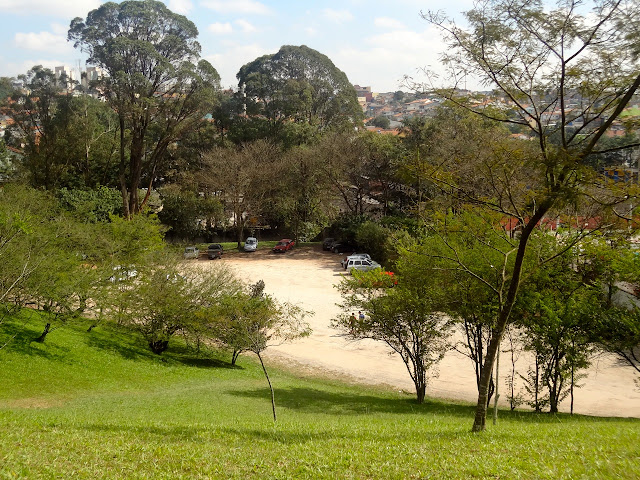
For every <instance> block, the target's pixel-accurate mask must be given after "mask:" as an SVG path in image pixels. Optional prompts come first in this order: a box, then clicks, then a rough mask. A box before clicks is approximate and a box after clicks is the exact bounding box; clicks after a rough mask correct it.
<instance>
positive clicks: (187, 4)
mask: <svg viewBox="0 0 640 480" xmlns="http://www.w3.org/2000/svg"><path fill="white" fill-rule="evenodd" d="M0 1H1V0H0ZM167 6H168V7H169V10H171V11H172V12H175V13H179V14H180V15H186V14H187V13H189V12H190V11H191V10H192V9H193V3H192V2H191V0H169V4H168V5H167Z"/></svg>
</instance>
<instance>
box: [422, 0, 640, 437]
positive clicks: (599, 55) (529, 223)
mask: <svg viewBox="0 0 640 480" xmlns="http://www.w3.org/2000/svg"><path fill="white" fill-rule="evenodd" d="M546 5H547V3H545V2H542V1H540V0H535V1H533V2H531V1H524V0H516V1H512V0H483V1H481V2H478V3H476V5H475V7H474V9H473V10H471V11H469V12H467V13H466V20H467V22H468V26H467V27H461V26H459V25H457V24H456V23H455V22H454V21H452V20H449V19H447V18H445V17H443V16H442V15H440V14H439V13H429V12H428V13H424V14H423V17H424V18H425V19H426V20H427V21H429V22H430V23H432V24H433V25H435V26H436V27H439V28H440V29H441V30H442V31H443V33H444V35H445V37H446V40H447V41H448V43H449V48H448V50H447V52H446V53H445V54H444V55H443V61H444V64H445V65H447V66H449V67H451V70H450V73H451V77H450V78H452V79H453V80H454V82H455V81H457V82H458V83H456V84H455V85H454V88H450V89H441V90H439V92H440V94H441V95H443V96H445V97H446V98H448V99H450V100H451V101H453V102H455V103H457V104H458V105H460V106H462V107H464V108H467V109H469V110H470V111H472V112H474V113H476V114H478V115H481V116H484V117H485V118H489V119H493V120H496V121H500V122H505V123H507V124H511V125H516V126H520V127H523V128H524V129H527V130H528V131H529V132H530V135H531V137H532V138H533V139H534V142H533V144H534V145H535V147H536V150H537V151H536V154H535V156H532V157H531V164H530V168H531V170H530V171H531V173H532V177H531V181H530V182H529V183H530V185H525V188H526V189H527V190H526V193H524V194H522V193H523V192H516V191H515V189H512V188H504V186H505V185H507V184H508V182H506V181H503V180H502V179H500V178H498V177H496V176H495V175H490V176H487V177H485V178H482V177H480V178H479V177H478V176H477V175H474V176H473V177H472V178H473V179H474V180H476V181H475V185H472V183H473V182H465V181H464V180H465V179H463V178H460V177H457V178H453V177H452V176H451V175H450V169H449V171H448V172H447V173H445V170H447V169H445V168H439V172H440V173H438V174H436V175H434V177H436V183H437V184H438V185H440V186H443V187H445V188H446V189H447V191H448V192H449V193H450V194H452V195H453V196H455V197H456V198H457V199H459V200H464V201H466V202H472V203H479V204H482V205H484V206H485V207H486V208H489V209H494V210H496V211H498V212H501V213H504V214H505V215H507V216H510V217H511V218H513V219H515V222H516V223H517V224H518V230H519V237H518V243H517V245H516V246H515V248H514V251H513V256H514V261H513V263H512V265H511V266H510V268H509V269H508V271H505V276H506V277H507V278H508V280H509V288H508V290H507V292H506V294H505V296H504V298H503V299H502V301H501V303H500V308H499V310H498V311H497V313H496V321H495V326H494V335H493V336H492V339H491V343H490V344H489V348H488V351H487V358H486V368H485V369H484V371H483V374H482V378H481V381H480V391H479V394H478V402H477V407H476V415H475V419H474V423H473V428H472V429H473V431H480V430H484V428H485V420H486V410H487V395H488V390H489V382H490V378H491V371H492V370H493V365H494V363H495V359H496V355H497V352H498V348H499V345H500V341H501V339H502V336H503V334H504V332H505V329H506V327H507V324H508V323H509V321H510V317H511V311H512V309H513V306H514V304H515V302H516V299H517V295H518V287H519V284H520V279H521V276H522V274H523V272H524V270H523V266H524V261H525V254H526V250H527V246H528V243H529V240H530V238H531V235H532V233H533V231H534V229H535V228H536V226H537V225H538V224H539V223H540V222H541V221H542V220H543V219H544V218H545V217H546V216H547V215H549V214H550V213H551V212H553V210H554V209H556V208H558V207H561V206H563V205H566V204H568V203H570V202H575V201H576V200H577V199H579V198H580V197H581V196H582V195H588V197H589V198H590V199H594V198H595V199H598V200H600V201H602V202H603V203H605V200H606V203H607V204H609V205H612V204H615V203H616V201H620V199H619V198H618V199H616V198H615V196H613V195H610V194H608V193H606V194H603V195H601V193H602V192H601V191H599V190H598V188H597V187H599V186H602V184H603V183H604V181H603V179H602V178H599V177H598V176H597V175H595V174H593V172H591V171H589V169H588V168H587V167H586V163H587V162H586V159H587V157H588V155H590V154H593V153H596V152H599V151H601V149H600V148H599V147H600V144H601V140H602V138H603V137H604V135H605V133H606V131H607V130H608V129H609V128H610V127H611V125H612V123H613V122H614V121H615V120H616V119H617V118H619V117H620V114H621V113H622V111H623V110H624V109H625V108H626V107H627V106H628V105H629V102H630V101H631V99H632V98H633V96H634V95H635V94H636V92H637V90H638V87H640V74H639V73H638V72H639V68H638V65H639V62H638V60H639V58H638V54H639V53H640V44H639V43H638V36H637V34H636V32H635V31H634V30H633V28H634V26H635V25H636V23H635V19H636V18H637V16H638V14H640V4H638V2H635V1H628V0H611V1H604V2H594V3H592V4H591V6H592V8H591V11H587V9H586V6H585V5H584V3H583V2H581V1H578V0H560V1H558V2H557V4H556V6H555V9H548V8H547V7H546ZM460 72H462V73H464V74H468V75H472V76H474V77H475V78H477V79H479V81H480V82H482V83H483V84H484V85H486V86H487V87H491V88H493V89H496V90H497V91H498V92H499V93H500V94H501V95H502V96H503V97H504V98H505V99H507V101H508V102H509V105H510V107H511V111H512V112H513V113H512V114H511V115H510V116H507V115H504V114H500V113H498V112H496V109H495V108H486V107H487V105H489V104H490V103H491V102H484V101H481V102H473V103H471V102H468V101H466V99H464V98H461V96H460V95H459V91H458V90H457V89H456V88H455V87H458V86H459V82H460V81H462V78H460V76H459V75H460ZM576 125H577V127H576ZM570 127H575V128H570ZM631 146H632V145H626V147H631ZM445 163H446V162H445ZM449 167H451V165H449ZM499 185H502V186H499ZM472 187H473V188H472ZM474 189H475V190H474ZM483 190H484V192H483ZM490 191H493V193H492V194H491V195H487V193H489V192H490ZM498 193H501V194H500V195H498ZM511 193H518V195H516V196H515V197H514V196H512V195H510V194H511ZM516 197H520V198H519V199H518V198H516ZM598 197H599V198H598ZM583 199H584V197H583ZM516 200H518V201H516ZM519 200H525V201H519ZM590 201H591V200H590ZM619 213H620V212H619Z"/></svg>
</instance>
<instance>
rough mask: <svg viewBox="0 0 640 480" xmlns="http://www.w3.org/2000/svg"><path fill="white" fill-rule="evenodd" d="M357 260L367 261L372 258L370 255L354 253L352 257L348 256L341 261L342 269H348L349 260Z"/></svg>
mask: <svg viewBox="0 0 640 480" xmlns="http://www.w3.org/2000/svg"><path fill="white" fill-rule="evenodd" d="M356 258H363V259H365V260H371V256H370V255H369V254H368V253H354V254H352V255H347V256H346V257H344V258H343V259H342V260H340V265H342V268H345V269H346V268H347V263H349V260H351V259H356Z"/></svg>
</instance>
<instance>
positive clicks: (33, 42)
mask: <svg viewBox="0 0 640 480" xmlns="http://www.w3.org/2000/svg"><path fill="white" fill-rule="evenodd" d="M13 41H14V44H15V46H16V47H17V48H24V49H25V50H35V51H39V52H47V53H57V54H60V53H62V54H68V53H71V51H72V50H73V46H72V45H71V44H70V43H68V42H67V36H66V31H65V32H64V34H63V35H60V34H59V33H52V32H39V33H35V32H30V33H16V34H15V36H14V38H13Z"/></svg>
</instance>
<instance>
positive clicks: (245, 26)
mask: <svg viewBox="0 0 640 480" xmlns="http://www.w3.org/2000/svg"><path fill="white" fill-rule="evenodd" d="M234 23H235V24H236V25H238V26H239V27H240V29H241V30H242V31H243V32H244V33H253V32H255V31H257V29H256V27H254V26H253V24H251V23H250V22H247V21H246V20H244V19H242V18H241V19H238V20H236V21H235V22H234Z"/></svg>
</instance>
